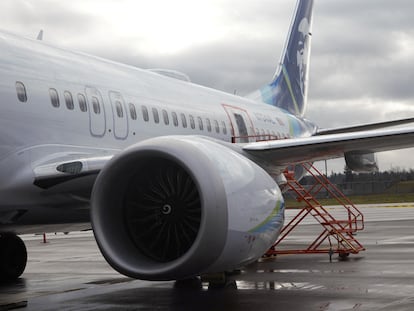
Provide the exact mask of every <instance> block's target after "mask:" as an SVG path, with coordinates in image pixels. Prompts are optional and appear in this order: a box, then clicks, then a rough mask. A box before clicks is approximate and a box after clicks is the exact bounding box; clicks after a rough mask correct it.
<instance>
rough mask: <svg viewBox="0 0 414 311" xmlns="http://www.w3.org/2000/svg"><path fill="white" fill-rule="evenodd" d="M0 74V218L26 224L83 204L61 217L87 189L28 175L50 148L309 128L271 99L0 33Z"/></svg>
mask: <svg viewBox="0 0 414 311" xmlns="http://www.w3.org/2000/svg"><path fill="white" fill-rule="evenodd" d="M0 76H1V79H0V94H1V98H2V102H1V104H0V109H1V112H0V119H1V120H0V127H1V133H2V135H1V136H0V172H1V174H0V178H1V179H0V220H1V219H2V220H3V221H2V222H3V224H7V223H8V222H10V223H12V222H13V220H16V219H17V218H18V216H19V215H15V214H9V213H8V212H9V210H10V211H12V210H13V211H16V210H21V211H22V213H26V216H25V217H24V218H22V219H25V220H24V223H26V224H31V225H36V224H44V223H50V224H52V223H55V222H56V223H60V222H61V221H60V219H59V215H62V216H63V214H62V213H70V212H69V211H72V210H73V206H75V207H77V208H78V210H79V208H80V207H82V208H81V210H82V211H83V212H82V213H80V214H78V213H74V214H73V215H72V216H69V215H65V217H62V219H65V220H64V221H63V220H62V222H65V223H71V222H77V221H85V220H87V219H86V218H87V217H86V216H85V217H86V218H85V217H84V215H86V214H87V213H85V211H84V210H85V209H86V210H87V205H88V202H87V197H86V198H85V197H83V198H80V197H74V196H73V195H65V194H64V192H63V193H62V192H59V193H57V194H56V193H54V192H53V191H45V189H44V188H41V187H38V186H36V185H34V183H33V181H34V179H35V178H36V174H37V172H36V171H35V170H36V168H37V167H39V166H42V165H45V164H47V163H48V161H52V160H53V159H56V158H57V157H59V155H62V157H63V158H64V159H66V160H70V159H71V157H73V158H79V157H80V156H88V155H90V154H93V155H95V156H97V155H98V156H99V155H100V156H112V155H115V154H117V153H119V152H120V151H122V150H124V149H125V148H126V147H128V146H130V145H133V144H135V143H137V142H140V141H143V140H145V139H149V138H153V137H157V136H166V135H201V136H208V137H211V138H213V139H218V140H221V141H225V142H228V143H232V142H236V143H247V142H253V141H258V140H270V139H285V138H293V137H303V136H310V135H312V132H313V130H314V129H315V128H314V127H313V125H312V124H310V123H309V122H307V121H304V120H302V119H300V118H298V117H295V116H293V115H291V114H289V113H286V112H285V111H283V110H281V109H278V108H276V107H274V106H270V105H267V104H264V103H259V102H255V101H252V100H249V99H246V98H242V97H239V96H236V95H231V94H227V93H224V92H220V91H217V90H213V89H209V88H206V87H202V86H199V85H195V84H192V83H190V82H186V81H180V80H177V79H173V78H169V77H165V76H162V75H159V74H157V73H153V72H150V71H148V70H140V69H137V68H135V67H131V66H126V65H122V64H118V63H115V62H111V61H108V60H104V59H100V58H97V57H92V56H88V55H84V54H81V53H75V52H68V51H66V50H63V49H58V48H54V47H51V46H48V45H47V44H45V43H40V42H37V41H33V40H28V39H21V38H18V37H15V36H13V35H8V34H4V33H1V34H0ZM85 206H86V207H85ZM36 208H44V209H46V210H47V211H46V210H45V212H44V216H45V217H44V219H42V217H41V216H39V213H36V217H33V218H31V217H30V209H32V210H33V209H36ZM50 210H53V211H55V212H54V213H51V212H50ZM14 213H15V212H14ZM40 215H41V213H40ZM79 215H83V216H82V217H80V216H79ZM77 218H81V219H77ZM32 229H33V227H31V230H32ZM31 230H29V231H31ZM42 230H44V227H43V228H42Z"/></svg>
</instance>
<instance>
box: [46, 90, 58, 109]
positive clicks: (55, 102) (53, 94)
mask: <svg viewBox="0 0 414 311" xmlns="http://www.w3.org/2000/svg"><path fill="white" fill-rule="evenodd" d="M49 94H50V100H51V102H52V106H53V107H55V108H58V107H59V106H60V103H59V95H58V92H57V91H56V89H50V90H49Z"/></svg>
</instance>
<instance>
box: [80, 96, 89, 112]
mask: <svg viewBox="0 0 414 311" xmlns="http://www.w3.org/2000/svg"><path fill="white" fill-rule="evenodd" d="M78 102H79V109H80V110H81V111H82V112H86V111H88V105H86V98H85V96H83V94H78Z"/></svg>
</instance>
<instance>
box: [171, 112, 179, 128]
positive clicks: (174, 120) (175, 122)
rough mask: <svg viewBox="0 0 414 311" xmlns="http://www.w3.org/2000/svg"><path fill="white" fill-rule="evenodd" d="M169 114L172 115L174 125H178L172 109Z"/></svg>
mask: <svg viewBox="0 0 414 311" xmlns="http://www.w3.org/2000/svg"><path fill="white" fill-rule="evenodd" d="M171 115H172V118H173V123H174V126H178V118H177V114H176V113H175V112H174V111H173V112H171Z"/></svg>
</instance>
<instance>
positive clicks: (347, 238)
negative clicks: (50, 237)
mask: <svg viewBox="0 0 414 311" xmlns="http://www.w3.org/2000/svg"><path fill="white" fill-rule="evenodd" d="M301 165H302V166H303V168H304V169H305V171H306V172H307V173H308V174H309V175H310V176H312V177H313V179H314V184H313V185H312V186H310V188H308V189H305V187H303V186H302V185H301V184H300V183H299V182H298V181H297V180H296V179H295V178H294V173H293V172H291V171H285V173H284V174H285V177H286V180H287V185H286V187H288V188H289V189H290V191H291V192H293V193H294V194H295V195H296V199H297V201H298V202H302V203H304V207H303V208H301V210H300V211H299V213H298V214H297V215H296V216H295V217H294V218H293V219H292V220H291V221H290V222H289V223H288V224H287V225H285V226H284V227H283V229H282V231H281V233H280V236H279V239H278V240H277V241H276V242H275V244H273V246H272V247H271V248H270V249H269V250H268V251H267V253H266V254H265V255H264V257H270V256H275V255H278V254H314V253H328V254H330V256H331V255H332V254H334V253H338V254H339V256H340V257H347V256H348V255H349V254H358V253H359V252H360V251H363V250H365V248H364V247H363V246H362V244H361V243H360V242H358V240H357V239H356V238H355V234H356V232H358V231H360V230H363V229H364V216H363V214H362V213H361V211H360V210H358V208H357V207H356V206H355V205H354V204H353V203H352V202H351V201H350V200H349V199H348V198H347V197H346V196H345V195H344V194H343V193H342V192H341V191H340V190H339V189H338V188H337V187H336V186H335V185H334V184H332V183H331V182H330V181H329V180H328V178H326V176H324V175H323V174H322V173H321V172H320V171H318V170H317V169H316V167H314V166H313V165H312V164H311V163H304V164H301ZM322 190H324V192H323V193H326V194H329V196H330V197H331V198H334V199H336V201H337V202H338V205H339V206H341V207H342V210H341V217H343V218H341V219H337V218H335V217H334V215H333V214H332V213H330V212H329V209H327V208H325V207H323V206H322V205H321V204H320V203H319V202H318V200H317V199H316V196H317V195H318V194H319V193H320V192H321V191H322ZM343 215H345V216H343ZM309 216H312V217H313V218H314V219H315V220H316V221H317V223H319V224H320V225H321V227H322V232H321V234H320V235H319V236H317V237H316V239H315V240H313V242H312V243H311V244H310V245H309V246H308V247H306V248H304V249H284V248H282V247H280V246H281V243H282V242H283V241H284V240H285V239H286V237H288V236H289V235H290V234H291V233H292V232H293V231H294V230H295V229H296V228H297V227H298V225H299V224H300V223H301V222H302V221H303V220H304V219H305V218H306V217H309Z"/></svg>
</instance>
